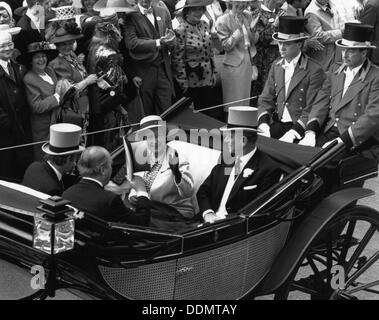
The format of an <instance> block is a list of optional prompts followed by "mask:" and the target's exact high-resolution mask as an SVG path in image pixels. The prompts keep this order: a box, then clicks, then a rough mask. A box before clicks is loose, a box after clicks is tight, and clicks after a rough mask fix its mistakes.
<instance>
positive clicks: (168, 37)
mask: <svg viewBox="0 0 379 320" xmlns="http://www.w3.org/2000/svg"><path fill="white" fill-rule="evenodd" d="M175 39H176V36H175V32H174V31H172V30H171V29H166V32H165V35H164V36H163V37H161V38H160V43H161V44H162V45H163V44H164V45H167V46H169V45H171V44H174V42H175Z"/></svg>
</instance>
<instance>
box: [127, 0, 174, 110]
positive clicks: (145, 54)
mask: <svg viewBox="0 0 379 320" xmlns="http://www.w3.org/2000/svg"><path fill="white" fill-rule="evenodd" d="M124 39H125V47H126V49H127V57H126V58H127V59H126V66H127V69H128V70H127V71H128V73H129V74H130V78H133V79H138V80H134V81H135V83H136V85H137V86H140V93H141V98H142V103H143V107H144V111H145V115H151V114H157V115H160V114H161V113H162V112H163V111H164V110H166V109H167V108H169V107H170V106H171V100H172V96H173V95H174V90H173V88H174V86H173V82H172V72H171V64H170V57H169V49H172V48H173V46H174V43H175V34H174V32H173V31H172V25H171V17H170V15H169V13H168V11H167V10H165V9H164V8H161V7H157V6H151V0H138V10H136V12H132V13H129V14H128V15H126V17H125V23H124Z"/></svg>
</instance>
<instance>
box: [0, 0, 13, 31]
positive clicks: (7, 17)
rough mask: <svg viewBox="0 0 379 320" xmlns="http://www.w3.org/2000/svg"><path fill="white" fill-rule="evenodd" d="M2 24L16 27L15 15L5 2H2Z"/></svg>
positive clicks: (0, 21)
mask: <svg viewBox="0 0 379 320" xmlns="http://www.w3.org/2000/svg"><path fill="white" fill-rule="evenodd" d="M0 24H6V25H8V26H9V27H14V25H15V23H14V20H13V13H12V9H11V7H10V5H9V4H8V3H6V2H4V1H0Z"/></svg>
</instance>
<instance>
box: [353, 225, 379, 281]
mask: <svg viewBox="0 0 379 320" xmlns="http://www.w3.org/2000/svg"><path fill="white" fill-rule="evenodd" d="M375 231H376V228H375V226H373V225H371V227H370V228H369V229H368V231H367V232H366V234H365V235H364V237H363V238H362V241H361V242H360V243H359V245H358V247H357V249H355V251H354V253H353V255H352V256H351V258H350V260H349V263H348V265H347V268H346V270H345V272H346V275H348V274H349V272H350V271H351V269H352V268H353V266H354V263H355V261H356V260H357V259H358V257H359V256H360V255H361V253H362V252H363V250H364V248H365V247H366V246H367V244H368V242H369V241H370V240H371V238H372V236H373V235H374V232H375Z"/></svg>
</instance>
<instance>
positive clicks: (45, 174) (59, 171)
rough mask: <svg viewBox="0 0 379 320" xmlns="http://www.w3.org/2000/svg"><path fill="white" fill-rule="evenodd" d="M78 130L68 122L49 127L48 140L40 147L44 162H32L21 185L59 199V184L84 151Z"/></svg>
mask: <svg viewBox="0 0 379 320" xmlns="http://www.w3.org/2000/svg"><path fill="white" fill-rule="evenodd" d="M81 131H82V129H81V128H80V127H79V126H77V125H74V124H70V123H58V124H53V125H51V126H50V140H49V142H48V143H45V144H44V145H43V146H42V151H43V152H44V153H45V157H44V161H35V162H33V163H32V164H31V165H30V166H29V167H28V169H27V170H26V172H25V175H24V179H23V181H22V184H23V185H24V186H27V187H29V188H32V189H34V190H37V191H40V192H43V193H46V194H50V195H52V196H61V195H62V193H63V191H64V189H65V187H64V183H63V181H62V179H63V176H64V175H65V174H66V173H70V172H71V171H72V170H73V169H74V167H75V165H76V160H77V156H78V155H79V154H80V153H81V152H82V151H83V150H84V147H83V146H81V145H79V143H80V133H81Z"/></svg>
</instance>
